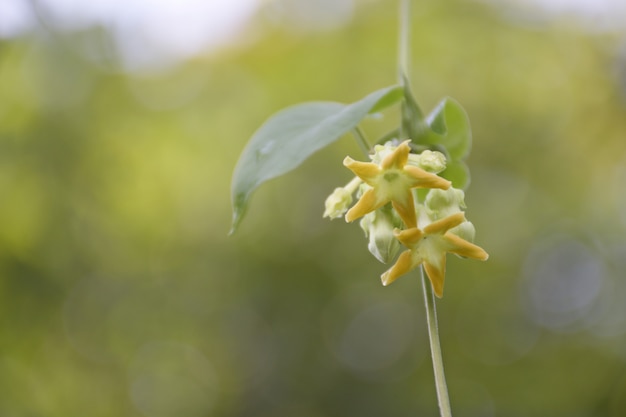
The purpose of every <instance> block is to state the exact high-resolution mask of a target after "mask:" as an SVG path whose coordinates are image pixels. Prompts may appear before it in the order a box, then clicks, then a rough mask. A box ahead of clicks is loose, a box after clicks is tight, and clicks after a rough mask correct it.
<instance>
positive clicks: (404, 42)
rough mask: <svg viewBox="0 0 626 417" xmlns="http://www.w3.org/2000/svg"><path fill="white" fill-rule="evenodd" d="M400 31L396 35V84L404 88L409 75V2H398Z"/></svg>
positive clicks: (405, 0)
mask: <svg viewBox="0 0 626 417" xmlns="http://www.w3.org/2000/svg"><path fill="white" fill-rule="evenodd" d="M399 12H400V15H399V16H398V20H399V22H400V31H399V33H398V82H399V83H400V85H402V86H403V87H406V85H405V84H406V77H407V75H408V74H409V51H410V46H409V39H410V38H411V0H400V7H399Z"/></svg>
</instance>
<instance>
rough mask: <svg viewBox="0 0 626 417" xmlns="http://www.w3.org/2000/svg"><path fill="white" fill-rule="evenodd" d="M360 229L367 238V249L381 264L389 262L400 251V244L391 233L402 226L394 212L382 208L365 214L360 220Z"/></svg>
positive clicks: (387, 208)
mask: <svg viewBox="0 0 626 417" xmlns="http://www.w3.org/2000/svg"><path fill="white" fill-rule="evenodd" d="M360 225H361V228H362V229H363V230H364V231H365V236H366V237H368V238H369V243H368V245H367V248H368V249H369V251H370V252H371V253H372V255H374V256H375V257H376V259H378V260H379V261H380V262H382V263H387V262H389V261H391V260H392V259H393V258H395V256H396V255H397V253H398V251H399V250H400V243H399V242H398V240H397V239H396V237H395V235H394V233H393V231H394V229H395V228H397V227H400V226H401V225H402V220H400V218H399V217H398V215H397V214H396V212H395V210H392V209H391V208H390V207H383V208H380V209H378V210H376V211H373V212H371V213H368V214H366V215H365V216H363V218H362V219H361V223H360Z"/></svg>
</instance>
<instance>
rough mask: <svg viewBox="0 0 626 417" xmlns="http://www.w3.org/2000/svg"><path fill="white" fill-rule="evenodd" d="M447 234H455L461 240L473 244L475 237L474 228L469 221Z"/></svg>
mask: <svg viewBox="0 0 626 417" xmlns="http://www.w3.org/2000/svg"><path fill="white" fill-rule="evenodd" d="M448 232H449V233H452V234H455V235H457V236H458V237H460V238H461V239H465V240H467V241H468V242H473V241H474V237H475V236H476V228H475V227H474V225H473V224H472V222H470V221H469V220H466V221H464V222H463V223H461V224H460V225H458V226H457V227H453V228H452V229H450V230H449V231H448Z"/></svg>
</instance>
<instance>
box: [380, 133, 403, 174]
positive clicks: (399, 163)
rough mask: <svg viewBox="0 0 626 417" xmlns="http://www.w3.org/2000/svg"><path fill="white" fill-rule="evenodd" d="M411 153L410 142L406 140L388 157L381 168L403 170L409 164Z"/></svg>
mask: <svg viewBox="0 0 626 417" xmlns="http://www.w3.org/2000/svg"><path fill="white" fill-rule="evenodd" d="M410 152H411V148H410V147H409V141H408V140H405V141H404V142H402V143H401V144H400V146H398V147H397V148H396V149H395V150H394V151H393V152H392V153H390V154H389V155H387V156H386V157H385V159H383V160H382V162H381V163H380V167H381V168H382V169H389V168H402V167H403V166H405V165H406V163H407V162H408V160H409V153H410Z"/></svg>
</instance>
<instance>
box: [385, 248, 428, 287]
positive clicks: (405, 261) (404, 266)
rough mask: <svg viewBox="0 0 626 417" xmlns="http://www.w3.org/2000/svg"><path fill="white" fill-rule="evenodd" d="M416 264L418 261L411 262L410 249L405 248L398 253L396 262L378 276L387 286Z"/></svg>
mask: <svg viewBox="0 0 626 417" xmlns="http://www.w3.org/2000/svg"><path fill="white" fill-rule="evenodd" d="M418 264H419V262H418V263H414V262H413V256H412V254H411V251H410V250H405V251H404V252H402V253H401V254H400V256H398V260H397V261H396V263H395V264H394V265H393V266H392V267H391V268H389V269H388V270H387V271H386V272H385V273H384V274H382V275H381V276H380V279H381V281H382V282H383V285H385V286H387V285H389V284H391V283H393V282H394V281H395V280H396V279H398V278H399V277H400V276H402V275H404V274H406V273H407V272H409V271H410V270H412V269H413V268H415V267H416V266H417V265H418Z"/></svg>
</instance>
